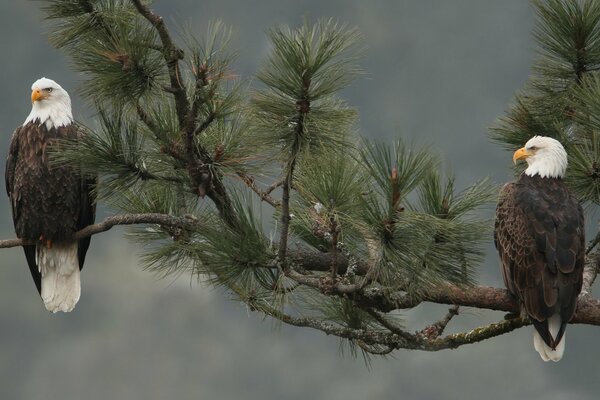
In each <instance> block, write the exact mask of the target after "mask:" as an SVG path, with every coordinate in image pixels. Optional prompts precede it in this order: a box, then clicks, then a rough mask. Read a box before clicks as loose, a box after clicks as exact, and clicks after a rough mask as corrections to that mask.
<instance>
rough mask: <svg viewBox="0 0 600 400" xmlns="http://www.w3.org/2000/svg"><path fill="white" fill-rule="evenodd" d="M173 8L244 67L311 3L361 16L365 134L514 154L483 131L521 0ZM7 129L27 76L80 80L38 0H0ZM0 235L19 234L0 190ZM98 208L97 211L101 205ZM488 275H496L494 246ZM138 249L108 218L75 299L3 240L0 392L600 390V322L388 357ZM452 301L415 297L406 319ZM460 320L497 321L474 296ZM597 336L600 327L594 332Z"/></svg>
mask: <svg viewBox="0 0 600 400" xmlns="http://www.w3.org/2000/svg"><path fill="white" fill-rule="evenodd" d="M155 8H156V9H157V10H158V11H160V12H161V13H163V15H164V16H165V17H166V20H167V21H168V22H169V23H171V26H173V24H172V22H173V20H174V19H181V18H183V19H187V20H191V21H193V24H194V25H195V26H196V27H197V30H198V32H199V33H201V32H204V31H205V25H206V22H207V21H209V20H210V19H214V18H221V19H223V20H224V21H225V22H226V23H227V24H229V25H231V26H233V27H234V40H233V43H232V45H233V47H234V48H236V49H237V50H238V52H239V58H238V60H237V62H236V63H235V68H236V71H237V72H238V73H239V74H240V75H242V76H245V77H249V76H251V75H252V74H253V73H254V72H255V71H256V69H257V68H258V66H259V65H260V63H261V61H262V60H263V59H264V57H265V55H266V54H267V52H268V42H267V39H266V36H265V34H264V31H265V29H267V28H268V27H270V26H272V25H274V24H292V25H297V24H298V23H300V22H301V21H302V19H303V17H305V16H306V17H309V18H311V19H314V18H317V17H334V18H336V19H337V20H339V21H342V22H348V23H350V24H352V25H355V26H357V27H358V28H359V29H360V30H361V31H362V32H363V33H364V35H365V42H366V45H367V46H368V49H367V51H366V57H365V59H364V61H363V62H362V65H363V66H364V68H365V70H366V71H368V75H367V76H366V77H365V78H362V79H360V80H358V81H357V82H356V83H354V84H353V85H352V86H351V88H350V89H348V90H346V91H345V92H344V97H345V98H346V99H347V100H348V101H349V103H351V104H353V105H355V106H356V107H358V108H359V110H360V120H361V121H360V131H361V133H362V134H364V135H368V136H371V137H376V138H379V139H382V140H391V139H392V138H394V137H397V136H398V135H402V136H404V137H408V138H417V139H416V140H417V141H420V142H423V143H433V144H434V148H436V149H438V150H439V151H440V152H441V153H443V155H444V159H445V165H446V166H447V167H448V168H451V169H452V170H453V171H454V172H455V173H456V175H457V178H458V182H459V184H460V185H461V186H464V185H466V184H467V183H469V182H471V181H473V180H475V179H478V178H481V177H484V176H491V177H492V178H493V179H494V180H495V181H497V182H503V181H505V180H507V179H509V178H510V171H509V166H510V161H511V159H510V154H509V153H507V152H504V151H502V150H501V149H500V148H499V147H498V146H497V145H494V144H492V143H491V142H490V141H489V140H488V138H487V127H488V126H490V125H491V124H492V122H493V121H494V119H495V118H496V117H497V116H499V115H501V114H502V113H503V111H504V109H505V108H506V106H507V104H508V103H509V102H510V101H511V98H512V95H513V94H514V92H515V91H516V90H518V89H519V88H520V87H521V86H522V85H523V83H524V82H525V80H526V78H527V76H528V74H529V72H530V70H529V66H530V64H531V61H532V59H533V58H534V43H533V41H532V39H531V34H530V33H531V30H532V27H533V21H534V11H533V8H532V7H531V6H530V5H529V3H528V2H527V1H524V0H512V1H506V0H505V1H496V0H487V1H482V0H469V1H467V0H462V1H445V0H437V1H433V0H428V1H418V0H412V1H394V0H389V1H371V2H366V1H364V2H350V1H341V0H340V1H334V0H320V1H312V0H311V1H282V0H269V1H252V0H245V1H242V0H237V1H233V0H227V1H224V0H213V1H202V2H200V1H192V0H178V1H166V0H163V1H162V2H161V1H158V2H157V4H156V5H155ZM0 46H1V53H0V54H2V62H1V63H0V72H1V74H0V88H1V90H0V131H1V132H3V134H2V135H3V136H2V140H1V141H0V152H1V154H2V159H4V154H6V147H7V144H8V141H9V138H10V135H11V133H12V131H13V129H14V128H15V127H16V126H17V125H20V124H21V123H22V121H23V120H24V119H25V117H26V116H27V114H28V113H29V109H30V100H29V98H30V86H31V83H32V82H33V81H34V80H36V79H37V78H39V77H41V76H47V77H50V78H53V79H55V80H57V81H58V82H59V83H61V84H62V86H63V87H64V88H65V89H67V90H68V91H69V92H70V93H71V95H72V96H73V97H74V105H75V113H76V117H77V118H78V119H80V120H83V121H85V122H88V123H91V122H90V117H91V116H92V111H91V110H90V109H89V108H88V107H87V105H86V104H84V103H83V102H82V101H80V100H79V99H78V97H77V96H76V93H77V89H78V88H79V87H80V82H81V79H80V77H79V76H77V75H76V74H75V73H74V72H73V71H72V70H71V69H70V67H69V61H68V60H67V59H66V58H65V57H64V56H63V54H62V53H61V52H59V51H57V50H55V49H53V48H52V47H51V46H50V45H49V44H48V42H47V39H46V28H45V27H44V23H43V22H42V14H41V12H40V11H39V3H36V2H29V1H22V0H18V1H17V0H15V1H1V2H0ZM0 210H1V212H0V237H1V238H9V237H13V229H12V221H11V217H10V212H9V208H8V202H7V199H6V196H4V195H0ZM106 215H107V212H106V211H102V212H101V213H100V214H99V215H98V218H99V219H101V218H103V217H104V216H106ZM491 242H492V239H491V237H490V248H489V251H488V253H489V254H488V261H487V262H486V263H485V264H484V265H482V267H481V273H480V277H481V278H480V281H481V282H482V283H483V284H490V285H496V286H497V285H501V282H500V279H499V272H498V265H497V261H496V255H495V250H494V249H493V246H492V244H491ZM140 251H141V250H140V249H139V248H136V247H135V246H134V245H133V244H131V243H128V242H127V241H126V240H124V239H123V230H120V229H117V230H113V231H110V232H108V233H105V234H102V235H98V236H96V237H94V239H93V240H92V246H91V248H90V251H89V253H88V257H87V264H86V268H85V269H84V273H83V291H82V292H83V295H82V298H81V300H80V302H79V304H78V306H77V308H76V309H75V311H74V312H73V313H71V314H67V315H63V314H59V315H51V314H49V313H48V312H47V311H46V310H45V309H44V307H43V305H42V302H41V300H40V298H39V296H38V295H37V293H36V291H35V287H34V284H33V282H32V280H31V277H30V275H29V271H28V269H27V266H26V263H25V258H24V256H23V254H22V251H21V250H20V249H6V250H2V251H0V320H1V325H0V360H1V361H0V399H28V400H29V399H31V400H36V399H63V400H70V399H86V400H95V399H167V398H173V399H233V398H243V399H311V398H326V399H334V400H335V399H344V400H347V399H367V398H368V399H390V398H403V399H471V398H480V397H484V398H486V399H490V400H491V399H504V398H515V399H525V398H526V399H538V398H539V399H545V400H552V399H565V398H569V399H595V398H598V394H597V393H598V392H600V380H599V379H598V378H599V377H600V373H599V370H598V367H597V366H596V359H597V358H598V355H599V354H600V352H599V351H598V350H597V347H596V346H595V344H596V343H597V340H594V339H597V335H598V330H597V328H594V327H586V326H580V325H574V326H570V327H569V332H568V341H567V350H566V355H565V357H564V359H563V360H562V361H561V362H560V363H558V364H554V363H551V364H546V363H543V362H542V361H541V359H540V358H539V356H538V354H537V353H536V352H535V351H534V350H533V345H532V333H531V328H525V329H521V330H519V331H517V332H514V333H511V334H508V335H504V336H503V337H500V338H497V339H492V340H489V341H486V342H483V343H479V344H475V345H470V346H465V347H462V348H460V349H459V350H453V351H450V350H446V351H442V352H437V353H424V352H409V351H398V352H396V353H395V356H394V357H393V358H390V359H375V360H374V361H373V363H372V368H371V369H370V370H369V369H367V368H366V367H365V365H364V363H363V361H362V360H361V359H360V358H358V359H353V358H351V357H349V356H341V355H340V353H339V349H338V342H337V340H336V339H335V338H332V337H327V336H325V335H323V334H321V333H318V332H313V331H309V330H307V329H298V328H288V327H283V328H282V329H280V330H274V329H272V327H273V324H272V323H271V322H270V321H268V320H267V321H263V320H262V319H261V317H260V316H259V315H256V314H251V313H249V312H248V311H247V310H246V309H245V308H244V306H243V305H240V304H239V303H236V302H232V301H231V300H230V299H229V298H228V296H227V295H226V294H224V293H221V292H219V291H216V290H214V289H211V288H206V287H202V286H199V285H197V284H196V283H194V282H190V280H189V279H188V278H187V277H183V278H180V279H178V280H176V281H173V280H159V279H157V278H156V277H154V276H152V275H151V274H149V273H146V272H143V271H142V270H141V267H140V266H139V264H138V261H137V256H136V255H137V254H139V252H140ZM444 311H445V307H437V306H426V307H420V308H419V309H418V310H417V311H416V312H413V313H411V315H410V316H409V323H410V324H411V326H412V325H414V327H415V329H416V328H420V327H422V326H423V323H424V317H425V316H427V315H434V316H441V315H443V313H444ZM467 312H468V315H467V316H466V317H461V318H460V319H458V321H453V322H452V324H451V326H452V329H459V328H466V327H469V326H474V324H475V323H481V322H486V321H492V320H493V319H497V318H501V314H496V315H489V313H483V312H479V311H476V310H469V311H467ZM595 335H596V336H595Z"/></svg>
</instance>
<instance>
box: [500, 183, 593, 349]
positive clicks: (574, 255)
mask: <svg viewBox="0 0 600 400" xmlns="http://www.w3.org/2000/svg"><path fill="white" fill-rule="evenodd" d="M494 239H495V244H496V247H497V249H498V252H499V254H500V261H501V264H502V272H503V276H504V282H505V285H506V287H507V288H508V290H509V291H510V292H511V293H512V294H513V295H514V296H516V297H517V298H518V299H519V300H520V301H521V302H522V304H523V306H524V308H525V311H526V312H527V314H528V315H529V316H530V318H531V320H532V322H533V324H534V327H535V329H536V330H537V331H538V332H539V334H540V336H541V337H542V339H543V340H544V342H546V344H547V345H548V346H549V347H550V348H552V349H554V348H556V346H557V344H558V343H559V342H560V341H561V338H562V336H563V334H564V331H565V328H566V325H567V323H568V322H569V321H570V320H571V318H572V317H573V314H574V313H575V306H576V304H577V296H578V294H579V292H580V291H581V285H582V282H583V279H582V275H583V266H584V258H585V235H584V215H583V210H582V208H581V205H580V204H579V202H578V200H577V199H576V198H575V197H574V196H573V195H572V194H571V193H570V192H569V190H568V188H567V186H566V184H565V183H564V181H563V179H562V178H549V177H546V178H542V177H540V176H539V175H534V176H529V175H527V174H525V173H523V174H522V175H521V176H520V178H519V180H518V181H516V182H512V183H508V184H506V185H505V186H504V187H503V189H502V191H501V193H500V201H499V203H498V207H497V209H496V224H495V232H494ZM555 314H558V315H560V320H561V325H560V330H559V332H558V335H557V336H556V337H555V338H553V337H552V336H551V334H550V333H549V329H548V319H549V318H550V317H552V316H553V315H555Z"/></svg>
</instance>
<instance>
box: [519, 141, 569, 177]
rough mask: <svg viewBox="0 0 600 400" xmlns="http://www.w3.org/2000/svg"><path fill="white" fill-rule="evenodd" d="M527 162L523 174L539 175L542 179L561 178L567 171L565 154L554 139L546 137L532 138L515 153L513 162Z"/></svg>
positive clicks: (563, 149)
mask: <svg viewBox="0 0 600 400" xmlns="http://www.w3.org/2000/svg"><path fill="white" fill-rule="evenodd" d="M517 160H525V161H527V165H528V167H527V169H526V170H525V174H526V175H529V176H534V175H536V174H537V175H539V176H540V177H542V178H562V177H564V176H565V172H566V171H567V152H566V151H565V148H564V147H563V146H562V144H560V142H559V141H558V140H556V139H552V138H551V137H547V136H534V137H532V138H531V139H529V140H528V141H527V143H525V147H521V148H520V149H519V150H517V151H515V154H514V155H513V162H515V163H516V162H517Z"/></svg>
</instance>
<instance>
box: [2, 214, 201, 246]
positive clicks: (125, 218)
mask: <svg viewBox="0 0 600 400" xmlns="http://www.w3.org/2000/svg"><path fill="white" fill-rule="evenodd" d="M136 224H156V225H162V226H169V227H179V228H186V227H189V228H193V227H197V225H198V222H197V221H196V220H195V219H194V218H187V217H177V216H174V215H166V214H156V213H145V214H121V215H113V216H111V217H107V218H105V219H104V220H103V221H101V222H98V223H96V224H93V225H88V226H86V227H85V228H83V229H81V230H79V231H77V232H75V234H74V235H73V240H78V239H83V238H85V237H89V236H92V235H95V234H98V233H102V232H106V231H108V230H110V229H112V228H113V227H115V226H117V225H136ZM31 244H35V242H30V241H26V240H23V239H18V238H17V239H7V240H0V248H8V247H17V246H24V245H31Z"/></svg>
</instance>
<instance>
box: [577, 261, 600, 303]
mask: <svg viewBox="0 0 600 400" xmlns="http://www.w3.org/2000/svg"><path fill="white" fill-rule="evenodd" d="M598 269H600V251H597V252H595V253H593V254H588V255H587V257H586V260H585V266H584V267H583V284H582V286H581V293H580V294H579V297H580V298H582V297H588V296H589V295H590V291H591V288H592V285H593V284H594V281H595V280H596V276H597V275H598Z"/></svg>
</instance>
